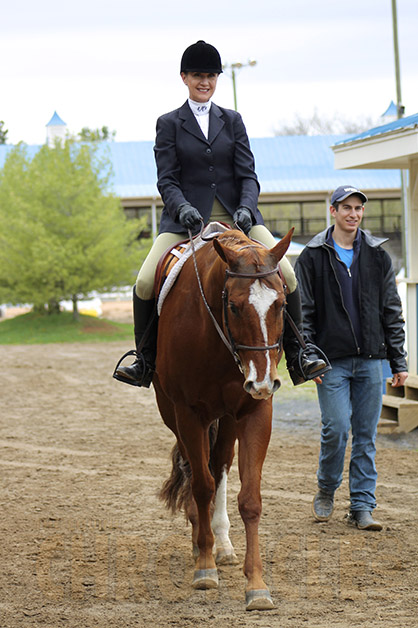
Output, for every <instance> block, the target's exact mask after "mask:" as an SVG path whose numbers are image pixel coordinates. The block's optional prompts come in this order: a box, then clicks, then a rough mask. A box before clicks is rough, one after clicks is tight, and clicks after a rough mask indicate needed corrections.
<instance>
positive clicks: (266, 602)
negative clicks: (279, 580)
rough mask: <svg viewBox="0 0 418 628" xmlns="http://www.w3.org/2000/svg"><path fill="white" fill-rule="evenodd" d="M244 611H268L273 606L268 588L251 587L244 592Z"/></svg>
mask: <svg viewBox="0 0 418 628" xmlns="http://www.w3.org/2000/svg"><path fill="white" fill-rule="evenodd" d="M245 602H246V607H245V610H246V611H268V610H269V609H271V608H274V603H273V600H272V599H271V595H270V591H269V590H268V589H253V590H252V591H246V593H245Z"/></svg>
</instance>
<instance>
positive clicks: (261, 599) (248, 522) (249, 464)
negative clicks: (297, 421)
mask: <svg viewBox="0 0 418 628" xmlns="http://www.w3.org/2000/svg"><path fill="white" fill-rule="evenodd" d="M259 405H260V406H261V407H259V408H257V410H256V411H255V412H254V413H252V414H251V416H249V417H248V418H244V419H241V420H240V421H239V422H238V424H239V433H238V440H239V449H238V467H239V473H240V479H241V490H240V493H239V495H238V507H239V511H240V514H241V517H242V520H243V522H244V525H245V532H246V541H247V544H246V552H245V561H244V574H245V576H246V578H247V586H246V603H247V607H246V608H247V610H264V609H269V608H273V607H274V604H273V600H272V599H271V595H270V592H269V590H268V588H267V585H266V583H265V582H264V580H263V567H262V562H261V556H260V545H259V536H258V525H259V521H260V517H261V492H260V484H261V472H262V468H263V463H264V459H265V457H266V453H267V447H268V444H269V441H270V435H271V405H270V404H269V401H267V402H260V404H259ZM269 405H270V410H269Z"/></svg>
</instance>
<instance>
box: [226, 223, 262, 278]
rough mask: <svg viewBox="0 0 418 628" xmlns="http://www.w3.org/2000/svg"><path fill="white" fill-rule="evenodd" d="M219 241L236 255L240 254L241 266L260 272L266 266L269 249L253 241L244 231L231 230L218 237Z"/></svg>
mask: <svg viewBox="0 0 418 628" xmlns="http://www.w3.org/2000/svg"><path fill="white" fill-rule="evenodd" d="M217 239H218V241H219V242H220V243H221V244H222V245H223V246H226V247H227V248H229V249H231V250H232V251H234V252H235V253H239V260H240V266H242V267H251V268H255V271H256V272H259V271H260V269H261V267H263V266H265V265H266V261H267V260H266V255H265V254H266V253H267V252H268V249H267V248H266V247H265V246H264V244H261V242H257V241H256V240H251V238H249V237H247V236H246V235H245V234H244V233H243V232H242V231H239V230H238V229H231V230H228V231H225V232H224V233H222V234H221V235H220V236H218V238H217Z"/></svg>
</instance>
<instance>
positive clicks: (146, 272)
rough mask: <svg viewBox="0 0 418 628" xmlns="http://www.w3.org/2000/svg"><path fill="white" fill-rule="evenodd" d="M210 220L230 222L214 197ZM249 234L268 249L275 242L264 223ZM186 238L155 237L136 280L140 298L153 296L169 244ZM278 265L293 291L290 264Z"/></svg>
mask: <svg viewBox="0 0 418 628" xmlns="http://www.w3.org/2000/svg"><path fill="white" fill-rule="evenodd" d="M210 220H211V222H215V221H218V222H226V223H227V224H231V222H232V220H231V216H230V215H229V214H228V212H227V211H226V210H225V209H224V208H223V207H222V205H221V204H220V203H219V202H218V201H217V200H216V199H215V202H214V204H213V208H212V213H211V216H210ZM249 236H250V237H251V238H254V240H258V242H261V243H262V244H265V245H266V246H267V247H268V248H269V249H272V248H273V247H274V246H275V245H276V244H277V241H276V239H275V238H274V236H273V235H272V234H271V233H270V231H269V230H268V229H267V227H265V226H264V225H254V227H252V228H251V230H250V233H249ZM187 239H188V234H187V233H168V232H166V233H160V234H159V235H158V236H157V237H156V239H155V241H154V244H153V245H152V247H151V250H150V252H149V253H148V255H147V257H146V258H145V260H144V263H143V264H142V266H141V268H140V270H139V273H138V277H137V280H136V294H137V295H138V296H139V298H140V299H144V300H148V299H151V298H152V297H153V292H154V276H155V271H156V268H157V264H158V261H159V259H160V257H161V256H162V255H163V253H165V251H166V250H167V249H168V248H169V247H170V246H175V245H176V244H177V243H178V242H181V241H182V240H187ZM280 267H281V269H282V273H283V276H284V278H285V281H286V283H287V287H288V290H289V292H293V291H294V290H296V285H297V281H296V276H295V272H294V270H293V267H292V264H291V263H290V262H289V260H288V259H287V258H286V257H284V258H283V259H282V260H281V262H280Z"/></svg>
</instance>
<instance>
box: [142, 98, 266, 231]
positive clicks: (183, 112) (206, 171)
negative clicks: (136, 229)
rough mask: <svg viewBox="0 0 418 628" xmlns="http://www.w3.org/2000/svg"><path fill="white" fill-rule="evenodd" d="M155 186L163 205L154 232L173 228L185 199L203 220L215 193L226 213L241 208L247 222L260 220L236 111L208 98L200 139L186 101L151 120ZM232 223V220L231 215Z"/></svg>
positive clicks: (248, 154) (176, 228)
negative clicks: (247, 216)
mask: <svg viewBox="0 0 418 628" xmlns="http://www.w3.org/2000/svg"><path fill="white" fill-rule="evenodd" d="M154 153H155V161H156V164H157V173H158V183H157V186H158V190H159V192H160V194H161V197H162V200H163V203H164V208H163V212H162V216H161V222H160V233H163V232H166V231H169V232H173V233H179V232H182V231H184V227H182V226H181V225H180V223H179V222H178V220H177V212H178V207H179V205H181V204H182V203H187V202H188V203H190V204H191V205H193V206H194V207H196V208H197V209H198V210H199V212H200V213H201V214H202V216H203V219H204V222H205V224H206V223H207V222H209V219H210V215H211V211H212V206H213V202H214V200H215V197H216V198H217V199H218V200H219V201H220V202H221V204H222V205H223V206H224V208H225V209H226V210H227V212H228V213H229V214H231V218H232V216H233V214H234V212H235V210H236V209H237V208H238V207H241V206H245V207H247V208H248V209H249V210H250V211H251V213H252V217H253V224H264V221H263V218H262V216H261V213H260V212H259V210H258V209H257V200H258V194H259V191H260V186H259V183H258V179H257V175H256V173H255V170H254V156H253V154H252V152H251V149H250V144H249V140H248V136H247V132H246V130H245V126H244V123H243V121H242V118H241V116H240V114H239V113H237V112H236V111H232V110H231V109H223V108H221V107H218V106H217V105H215V104H214V103H211V108H210V112H209V138H208V139H206V138H205V136H204V135H203V133H202V130H201V128H200V126H199V124H198V122H197V120H196V118H195V116H194V114H193V112H192V110H191V109H190V107H189V104H188V102H187V101H186V102H185V103H184V105H183V106H182V107H180V108H179V109H175V110H174V111H171V112H170V113H166V114H164V115H163V116H161V117H160V118H158V120H157V135H156V140H155V146H154ZM231 222H232V220H231Z"/></svg>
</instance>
